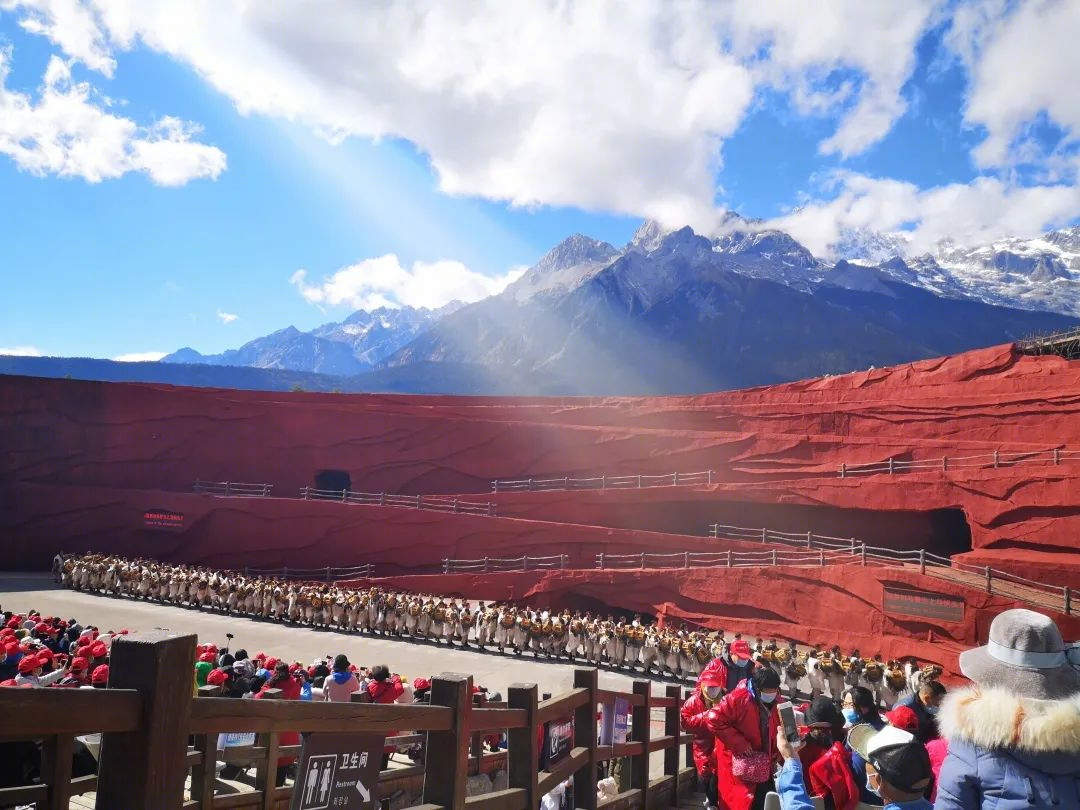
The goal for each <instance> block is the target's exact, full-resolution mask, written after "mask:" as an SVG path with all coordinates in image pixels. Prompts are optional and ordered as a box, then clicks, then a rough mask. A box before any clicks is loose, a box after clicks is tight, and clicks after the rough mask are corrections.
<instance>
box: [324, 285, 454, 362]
mask: <svg viewBox="0 0 1080 810" xmlns="http://www.w3.org/2000/svg"><path fill="white" fill-rule="evenodd" d="M462 306H464V304H462V302H460V301H453V302H451V303H449V304H446V305H445V306H443V307H440V308H438V309H426V308H423V307H420V308H416V307H399V308H397V309H391V308H389V307H379V308H378V309H374V310H371V311H370V312H369V311H366V310H362V309H361V310H357V311H356V312H354V313H353V314H352V315H350V316H349V317H348V318H346V319H345V320H344V321H342V322H341V323H325V324H323V325H322V326H320V327H317V328H316V329H313V330H312V332H311V334H313V335H315V336H316V337H320V338H325V339H326V340H332V341H335V342H338V343H344V344H346V345H348V346H349V347H350V348H351V349H352V353H353V356H354V357H356V359H357V360H359V361H360V362H361V363H362V364H363V365H364V366H365V367H366V368H373V367H374V366H375V365H376V364H378V363H379V362H381V361H382V360H383V358H386V357H389V356H390V355H391V354H393V353H394V352H396V351H397V350H398V349H400V348H401V347H402V346H404V345H405V344H407V343H408V342H409V341H411V340H412V339H413V338H415V337H416V336H417V335H419V334H421V333H422V332H423V331H424V330H426V329H428V328H430V326H431V325H432V324H433V323H435V322H436V321H438V320H439V319H440V318H442V317H444V316H446V315H449V314H450V313H452V312H456V311H457V310H459V309H460V308H461V307H462Z"/></svg>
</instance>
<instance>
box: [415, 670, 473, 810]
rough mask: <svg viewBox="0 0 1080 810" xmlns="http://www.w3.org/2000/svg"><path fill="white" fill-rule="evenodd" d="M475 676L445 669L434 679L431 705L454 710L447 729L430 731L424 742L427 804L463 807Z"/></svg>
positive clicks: (453, 809) (454, 809)
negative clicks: (469, 720)
mask: <svg viewBox="0 0 1080 810" xmlns="http://www.w3.org/2000/svg"><path fill="white" fill-rule="evenodd" d="M471 692H472V676H471V675H457V674H454V673H443V674H442V675H438V676H436V677H434V678H432V680H431V705H432V706H448V707H449V708H450V709H451V710H452V711H453V713H454V718H453V724H452V726H451V728H450V729H449V730H448V731H429V732H428V735H427V742H426V743H425V745H424V754H425V759H426V769H425V774H424V804H438V805H442V807H443V808H444V810H464V807H465V781H466V779H467V777H468V774H469V733H468V731H467V726H466V721H467V720H468V714H467V712H468V710H469V694H470V693H471Z"/></svg>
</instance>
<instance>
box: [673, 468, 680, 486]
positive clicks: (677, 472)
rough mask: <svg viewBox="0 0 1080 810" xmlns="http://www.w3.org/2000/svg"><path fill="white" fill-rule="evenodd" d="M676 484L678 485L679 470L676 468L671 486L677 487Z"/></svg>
mask: <svg viewBox="0 0 1080 810" xmlns="http://www.w3.org/2000/svg"><path fill="white" fill-rule="evenodd" d="M678 485H679V471H678V470H676V471H675V479H674V481H673V482H672V486H676V487H677V486H678Z"/></svg>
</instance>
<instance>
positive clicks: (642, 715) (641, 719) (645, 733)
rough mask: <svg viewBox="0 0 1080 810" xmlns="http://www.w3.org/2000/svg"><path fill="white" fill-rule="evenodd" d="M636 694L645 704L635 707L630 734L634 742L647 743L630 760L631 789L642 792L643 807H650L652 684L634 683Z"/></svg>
mask: <svg viewBox="0 0 1080 810" xmlns="http://www.w3.org/2000/svg"><path fill="white" fill-rule="evenodd" d="M634 694H635V695H643V696H644V698H645V702H644V703H643V704H642V705H641V706H634V708H633V711H632V713H631V718H630V733H631V735H632V736H633V740H634V742H643V743H645V751H644V753H643V754H641V755H640V756H636V757H631V758H630V787H631V789H637V790H640V791H641V807H643V808H647V807H648V806H649V726H650V724H651V718H652V711H651V704H652V684H651V683H649V681H634Z"/></svg>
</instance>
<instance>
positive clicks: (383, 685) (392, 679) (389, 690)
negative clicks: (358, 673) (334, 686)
mask: <svg viewBox="0 0 1080 810" xmlns="http://www.w3.org/2000/svg"><path fill="white" fill-rule="evenodd" d="M367 691H368V694H369V695H371V702H372V703H393V702H394V701H396V700H397V699H398V698H399V697H401V696H402V695H404V694H405V686H404V685H403V684H402V683H401V676H400V675H393V676H392V675H391V674H390V667H388V666H386V664H379V665H378V666H377V667H372V668H371V679H370V680H369V681H368V682H367ZM396 735H397V732H396V731H390V732H387V734H386V736H387V737H394V736H396ZM389 766H390V754H389V753H384V754H383V759H382V770H384V771H385V770H386V769H387V768H388V767H389Z"/></svg>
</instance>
